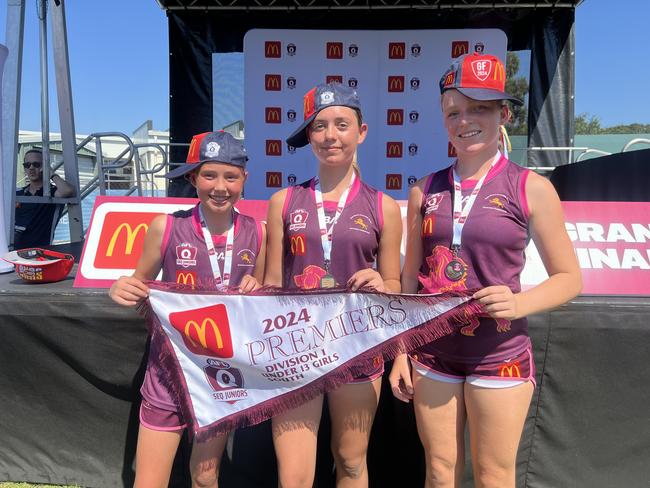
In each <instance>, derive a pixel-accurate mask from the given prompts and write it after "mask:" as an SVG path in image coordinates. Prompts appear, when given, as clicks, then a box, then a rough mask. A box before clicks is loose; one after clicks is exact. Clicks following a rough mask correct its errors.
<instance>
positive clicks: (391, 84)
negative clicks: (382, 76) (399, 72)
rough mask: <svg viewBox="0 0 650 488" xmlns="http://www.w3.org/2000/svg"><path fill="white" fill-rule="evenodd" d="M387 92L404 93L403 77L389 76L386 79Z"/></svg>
mask: <svg viewBox="0 0 650 488" xmlns="http://www.w3.org/2000/svg"><path fill="white" fill-rule="evenodd" d="M388 91H389V92H391V93H394V92H403V91H404V77H403V76H392V75H391V76H389V77H388Z"/></svg>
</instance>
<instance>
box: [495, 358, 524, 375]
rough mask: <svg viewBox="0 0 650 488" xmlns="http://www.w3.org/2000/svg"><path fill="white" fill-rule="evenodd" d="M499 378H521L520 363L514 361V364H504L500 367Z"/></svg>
mask: <svg viewBox="0 0 650 488" xmlns="http://www.w3.org/2000/svg"><path fill="white" fill-rule="evenodd" d="M499 376H503V377H507V378H521V369H520V368H519V361H513V362H512V363H503V364H502V365H501V366H499Z"/></svg>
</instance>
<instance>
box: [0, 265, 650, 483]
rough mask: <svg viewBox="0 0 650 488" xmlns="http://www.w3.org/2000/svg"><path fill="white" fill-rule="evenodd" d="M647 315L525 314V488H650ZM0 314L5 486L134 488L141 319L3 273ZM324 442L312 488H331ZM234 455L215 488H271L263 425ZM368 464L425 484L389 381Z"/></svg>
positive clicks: (611, 302)
mask: <svg viewBox="0 0 650 488" xmlns="http://www.w3.org/2000/svg"><path fill="white" fill-rule="evenodd" d="M649 313H650V298H644V297H639V298H634V297H627V298H621V297H619V298H616V297H580V298H578V299H576V300H574V301H572V302H571V303H569V304H567V305H565V306H563V307H561V308H559V309H558V310H555V311H552V312H547V313H543V314H539V315H536V316H533V317H531V318H530V335H531V338H532V340H533V345H534V353H535V362H536V365H537V383H538V388H537V390H536V393H535V395H534V397H533V401H532V404H531V407H530V411H529V415H528V419H527V422H526V426H525V432H524V436H523V440H522V443H521V446H520V450H519V457H518V477H517V486H518V487H536V488H541V487H549V488H550V487H553V488H557V487H560V486H572V487H589V488H599V487H602V488H610V487H612V486H645V485H646V484H647V481H648V480H649V479H650V463H648V462H647V460H648V459H650V422H649V420H650V413H649V410H648V404H650V388H648V386H647V384H646V383H647V382H646V378H645V376H646V375H645V374H644V373H645V371H646V368H647V357H648V355H647V344H649V343H650V324H649V323H648V316H649ZM0 317H1V323H2V333H3V334H2V335H3V340H2V341H0V371H2V374H0V392H2V394H1V395H0V411H1V412H2V417H0V418H1V420H0V439H2V448H1V449H0V480H12V481H21V480H24V481H29V482H33V483H55V484H78V485H81V486H92V487H101V488H108V487H122V486H131V485H132V483H133V458H134V453H135V442H136V436H137V427H138V417H137V412H138V406H139V391H138V390H139V385H140V383H141V381H142V374H143V366H144V362H143V361H144V358H145V357H146V343H147V333H146V330H145V327H144V322H143V320H142V318H141V317H139V316H138V315H137V314H136V313H135V311H133V310H130V309H125V308H122V307H119V306H117V305H115V304H113V303H112V302H111V301H110V299H109V298H108V296H107V293H106V290H98V289H73V288H72V278H68V279H66V280H65V281H62V282H59V283H52V284H41V285H37V284H29V283H25V282H23V281H22V280H20V279H19V278H18V277H17V276H16V275H15V274H14V273H11V274H8V275H2V276H0ZM503 414H504V415H508V412H507V411H505V410H504V412H503ZM327 430H329V429H327V428H323V429H322V431H323V432H326V431H327ZM321 441H322V442H321V445H320V447H319V450H320V451H319V459H320V460H321V463H320V464H319V470H318V473H319V475H318V481H317V485H316V486H318V487H320V488H323V487H332V486H334V485H333V483H332V476H331V464H329V461H328V451H329V449H328V442H327V439H326V438H322V439H321ZM229 452H230V454H231V457H232V460H231V461H229V460H228V459H226V460H225V461H224V467H223V473H222V483H221V485H220V486H222V487H224V488H229V487H237V488H241V487H246V488H249V487H251V488H255V487H264V488H266V487H269V488H271V487H273V488H275V486H277V485H276V473H275V464H274V454H273V448H272V442H271V436H270V431H269V427H268V424H262V425H260V426H257V427H254V428H249V429H243V430H240V431H238V432H237V434H236V436H235V438H234V443H233V445H232V446H231V449H230V450H229ZM188 457H189V448H188V446H187V445H186V444H184V445H183V447H182V449H181V450H180V453H179V456H178V457H177V461H178V462H177V469H175V470H174V477H173V481H172V483H171V486H174V487H184V486H190V485H189V479H188V475H187V472H186V470H185V469H184V467H185V466H187V465H188ZM368 459H369V472H370V479H371V483H370V486H371V487H372V488H376V487H378V488H383V487H395V486H404V487H417V486H422V485H423V483H422V480H423V464H422V457H421V448H420V445H419V441H418V439H417V434H416V431H415V426H414V422H413V414H412V410H411V408H410V407H408V406H405V405H403V404H401V403H399V402H397V401H396V400H394V399H393V398H392V396H391V394H390V391H389V390H388V389H387V388H386V386H385V385H384V389H383V391H382V397H381V400H380V407H379V411H378V414H377V418H376V421H375V425H374V427H373V434H372V440H371V449H370V452H369V456H368ZM467 474H468V479H467V481H466V482H465V484H464V485H463V486H467V487H469V486H471V476H470V473H469V468H467Z"/></svg>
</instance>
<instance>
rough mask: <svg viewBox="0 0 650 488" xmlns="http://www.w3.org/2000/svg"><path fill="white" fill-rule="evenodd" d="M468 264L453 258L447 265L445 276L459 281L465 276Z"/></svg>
mask: <svg viewBox="0 0 650 488" xmlns="http://www.w3.org/2000/svg"><path fill="white" fill-rule="evenodd" d="M466 272H467V266H465V264H463V262H462V261H460V260H459V259H452V260H451V261H450V262H449V264H447V266H445V277H446V278H447V279H448V280H450V281H459V280H461V279H463V278H464V277H465V274H466Z"/></svg>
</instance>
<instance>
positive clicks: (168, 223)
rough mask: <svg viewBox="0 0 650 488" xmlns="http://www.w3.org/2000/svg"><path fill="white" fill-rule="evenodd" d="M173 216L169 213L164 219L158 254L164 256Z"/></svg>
mask: <svg viewBox="0 0 650 488" xmlns="http://www.w3.org/2000/svg"><path fill="white" fill-rule="evenodd" d="M173 221H174V217H172V216H171V215H170V214H167V220H165V231H164V232H163V238H162V242H161V243H160V255H161V256H164V255H165V252H167V246H168V245H169V236H170V235H171V233H172V222H173Z"/></svg>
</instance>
